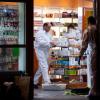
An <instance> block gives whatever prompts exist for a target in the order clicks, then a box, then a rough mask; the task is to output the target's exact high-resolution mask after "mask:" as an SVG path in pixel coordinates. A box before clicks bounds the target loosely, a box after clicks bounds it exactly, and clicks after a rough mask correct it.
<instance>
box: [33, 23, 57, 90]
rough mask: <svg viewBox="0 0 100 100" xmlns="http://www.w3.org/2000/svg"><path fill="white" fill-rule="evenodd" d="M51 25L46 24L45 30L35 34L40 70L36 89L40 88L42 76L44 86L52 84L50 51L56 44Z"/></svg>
mask: <svg viewBox="0 0 100 100" xmlns="http://www.w3.org/2000/svg"><path fill="white" fill-rule="evenodd" d="M50 28H51V25H50V24H49V23H44V24H43V28H42V29H41V30H39V31H38V32H37V33H35V41H34V47H35V52H36V56H37V59H38V64H39V67H38V70H37V72H36V73H35V76H34V88H38V80H39V78H40V76H41V75H42V77H43V80H44V84H50V83H51V82H50V78H49V75H48V68H49V66H48V54H49V49H50V47H52V46H55V44H54V43H53V42H52V36H51V35H50V34H49V31H50Z"/></svg>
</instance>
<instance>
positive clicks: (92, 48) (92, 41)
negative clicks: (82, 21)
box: [78, 16, 96, 96]
mask: <svg viewBox="0 0 100 100" xmlns="http://www.w3.org/2000/svg"><path fill="white" fill-rule="evenodd" d="M88 47H89V55H88V58H89V61H90V63H89V66H87V67H91V68H90V69H91V71H92V72H91V74H92V75H90V80H91V83H92V85H91V89H90V91H89V96H90V95H92V96H95V95H96V20H95V18H94V17H93V16H90V17H88V27H87V29H86V30H85V31H84V33H83V37H82V48H81V50H80V54H79V62H78V63H79V64H80V60H81V58H82V56H83V55H84V52H85V51H86V50H87V48H88Z"/></svg>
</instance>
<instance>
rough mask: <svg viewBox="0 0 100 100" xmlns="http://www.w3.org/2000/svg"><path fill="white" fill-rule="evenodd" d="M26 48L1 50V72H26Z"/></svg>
mask: <svg viewBox="0 0 100 100" xmlns="http://www.w3.org/2000/svg"><path fill="white" fill-rule="evenodd" d="M25 58H26V56H25V49H24V48H20V49H19V48H0V71H25V65H26V64H25Z"/></svg>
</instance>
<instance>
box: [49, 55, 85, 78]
mask: <svg viewBox="0 0 100 100" xmlns="http://www.w3.org/2000/svg"><path fill="white" fill-rule="evenodd" d="M68 57H73V55H71V56H67V58H68ZM74 57H78V56H74ZM84 57H86V55H84ZM62 58H63V57H61V56H58V58H55V57H52V58H51V60H50V62H56V61H61V60H63V61H67V59H66V58H64V59H62ZM78 66H79V67H78ZM80 66H81V67H80ZM86 67H87V65H68V64H67V65H63V64H56V63H55V64H54V63H51V64H50V70H51V72H50V71H49V73H50V74H51V75H59V76H63V77H65V79H66V77H67V78H68V77H73V78H74V77H79V76H80V75H77V70H79V69H82V68H85V69H86ZM56 70H62V71H60V73H59V72H58V73H59V74H57V72H56ZM65 70H67V71H68V70H70V71H74V72H73V73H74V74H72V75H68V74H67V75H66V74H65ZM55 72H56V73H55ZM55 79H56V78H55Z"/></svg>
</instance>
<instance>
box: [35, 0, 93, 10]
mask: <svg viewBox="0 0 100 100" xmlns="http://www.w3.org/2000/svg"><path fill="white" fill-rule="evenodd" d="M34 6H41V7H66V8H77V7H87V8H93V2H92V0H34Z"/></svg>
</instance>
